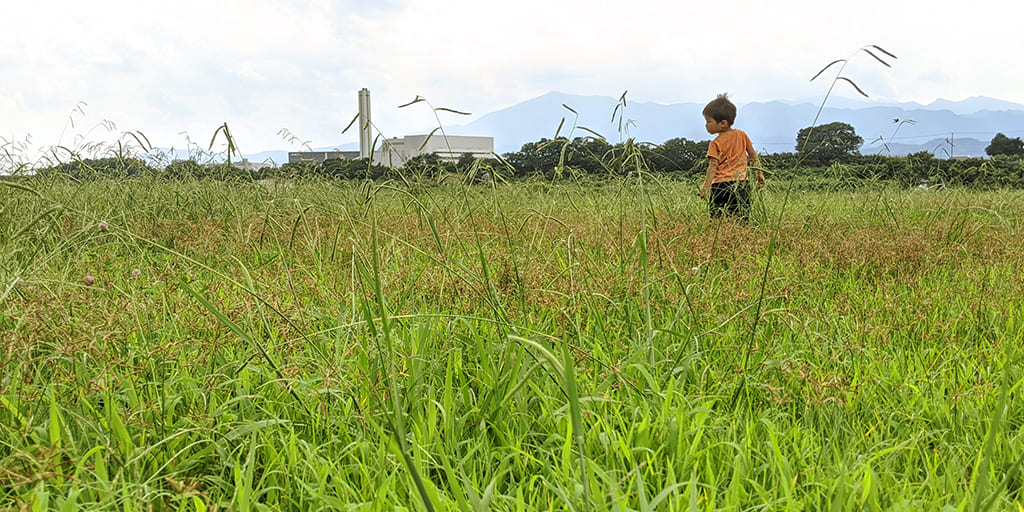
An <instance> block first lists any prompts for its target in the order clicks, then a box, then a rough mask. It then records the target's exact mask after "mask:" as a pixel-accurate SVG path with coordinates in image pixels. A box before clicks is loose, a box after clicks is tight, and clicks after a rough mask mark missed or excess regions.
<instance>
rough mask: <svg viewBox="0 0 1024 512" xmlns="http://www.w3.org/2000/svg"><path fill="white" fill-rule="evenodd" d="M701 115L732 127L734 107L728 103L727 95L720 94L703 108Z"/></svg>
mask: <svg viewBox="0 0 1024 512" xmlns="http://www.w3.org/2000/svg"><path fill="white" fill-rule="evenodd" d="M703 114H704V115H706V116H708V117H710V118H711V119H714V120H715V121H728V122H729V126H732V125H733V123H735V122H736V105H733V104H732V102H731V101H729V93H722V94H719V95H718V97H717V98H715V99H713V100H711V103H708V106H706V107H704V112H703Z"/></svg>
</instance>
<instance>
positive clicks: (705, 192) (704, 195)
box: [697, 187, 710, 199]
mask: <svg viewBox="0 0 1024 512" xmlns="http://www.w3.org/2000/svg"><path fill="white" fill-rule="evenodd" d="M708 192H710V190H709V189H708V187H701V188H700V191H699V192H697V195H699V196H700V198H701V199H707V198H708Z"/></svg>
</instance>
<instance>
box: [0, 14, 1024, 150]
mask: <svg viewBox="0 0 1024 512" xmlns="http://www.w3.org/2000/svg"><path fill="white" fill-rule="evenodd" d="M3 2H4V5H3V9H2V10H3V16H0V34H2V37H0V150H2V151H0V158H2V156H3V155H4V154H5V152H6V154H8V155H10V154H12V153H13V154H15V155H18V157H19V158H21V159H22V160H36V159H38V158H39V155H45V154H63V151H64V150H63V149H54V148H56V147H60V148H67V149H68V150H71V151H79V152H88V151H98V149H97V148H104V147H110V145H112V144H116V143H117V141H121V143H122V145H127V146H132V145H136V146H137V145H138V144H140V142H142V143H144V144H146V145H150V146H152V147H159V148H171V147H173V148H177V149H186V148H202V149H204V150H205V149H207V148H209V147H210V145H211V139H212V138H214V135H215V134H217V137H218V138H217V139H216V140H214V141H213V149H214V150H215V151H223V149H224V139H223V137H222V136H221V135H220V133H219V132H218V127H220V126H222V125H223V124H225V123H226V124H227V125H228V127H229V129H230V132H231V134H232V135H233V138H234V141H235V143H236V145H237V146H238V148H239V149H240V150H241V151H242V152H243V153H256V152H260V151H265V150H293V151H294V150H300V149H302V148H303V146H304V145H305V146H308V147H329V146H336V145H342V144H346V143H351V142H355V141H358V134H357V133H356V130H355V128H350V129H349V130H348V131H347V132H344V133H343V131H344V130H345V128H346V126H347V125H348V124H349V122H350V121H351V120H352V118H353V116H355V115H356V114H357V112H358V103H357V96H358V91H359V89H361V88H364V87H365V88H368V89H369V90H370V91H371V101H372V104H373V106H372V117H373V121H374V125H375V127H376V128H377V131H378V132H379V133H380V134H382V135H383V136H386V137H401V136H403V135H411V134H415V133H425V132H426V131H429V130H430V129H431V128H432V127H433V126H436V125H437V123H438V119H435V117H434V115H435V112H434V111H433V110H432V109H431V106H433V107H444V108H450V109H455V110H459V111H463V112H468V113H471V114H472V115H470V116H462V115H456V114H453V113H450V112H446V111H439V112H437V116H438V118H439V120H440V123H441V124H445V125H457V124H465V123H468V122H470V121H472V120H475V119H478V118H479V117H480V116H482V115H484V114H487V113H489V112H493V111H496V110H500V109H502V108H506V107H509V106H512V105H514V104H516V103H519V102H522V101H526V100H529V99H532V98H535V97H537V96H540V95H543V94H545V93H547V92H551V91H559V92H564V93H570V94H581V95H599V96H611V97H616V98H617V97H619V96H620V95H621V94H622V93H623V92H627V91H628V92H627V100H631V101H641V102H656V103H665V104H672V103H687V102H697V103H703V102H706V101H708V100H710V99H711V98H713V97H714V96H715V95H716V94H717V93H719V92H726V91H727V92H729V93H730V96H731V97H732V98H733V100H734V101H736V102H737V103H738V104H744V103H750V102H760V101H771V100H804V99H810V100H813V101H820V99H821V98H823V97H824V95H825V93H826V91H827V90H828V88H829V85H830V83H831V80H832V79H833V78H834V76H835V74H834V71H837V70H838V67H833V68H830V71H829V73H827V74H825V75H823V76H822V77H820V78H818V79H817V80H815V81H813V82H811V81H810V78H811V77H812V76H814V74H815V73H817V72H818V70H820V69H821V68H823V67H824V66H825V65H826V64H828V63H830V62H832V61H834V60H837V59H849V60H848V63H847V65H846V67H845V69H844V70H843V75H844V76H846V77H849V78H850V79H852V80H853V81H854V82H855V83H857V85H859V86H860V87H861V89H863V90H864V91H865V92H867V93H868V94H869V95H870V97H871V99H872V100H877V101H916V102H920V103H924V104H927V103H930V102H932V101H934V100H936V99H939V98H942V99H949V100H961V99H965V98H968V97H971V96H988V97H993V98H998V99H1002V100H1006V101H1012V102H1015V103H1024V66H1022V65H1021V64H1020V62H1021V49H1022V48H1024V30H1022V29H1024V26H1022V25H1021V24H1020V20H1021V19H1024V3H1022V2H1005V1H1003V0H975V1H973V2H954V1H946V0H933V1H927V2H925V1H900V0H887V1H875V0H861V1H857V2H853V1H847V2H834V1H820V0H810V1H806V2H798V1H791V0H777V1H773V2H765V1H763V0H731V1H719V2H715V1H704V2H688V1H678V0H675V1H650V0H631V1H629V2H624V1H619V2H610V1H604V0H588V1H582V0H561V1H551V0H517V1H514V2H510V1H501V2H491V1H487V0H435V1H430V2H427V1H418V0H379V1H376V2H372V3H371V2H362V1H353V0H338V1H324V0H321V1H302V0H281V1H271V0H246V1H232V0H203V1H194V0H177V1H174V2H164V1H146V0H135V1H131V2H129V1H116V0H96V1H89V2H82V1H80V0H76V1H49V0H34V1H12V0H3ZM867 45H877V46H880V47H882V48H884V49H885V50H887V51H888V52H890V53H892V54H894V55H895V56H896V57H897V58H896V59H889V58H887V59H886V60H887V61H888V62H889V63H890V64H891V67H885V66H883V65H882V64H880V63H879V62H877V61H876V60H874V59H873V58H872V57H871V56H870V55H868V54H867V53H865V52H862V51H860V50H859V49H860V48H862V47H864V46H867ZM875 53H876V54H878V55H879V56H881V54H880V53H878V52H875ZM833 94H836V95H838V96H846V97H856V96H857V93H856V92H855V91H854V90H853V88H852V87H849V86H848V85H847V84H845V83H839V84H837V86H836V88H835V92H834V93H833ZM417 97H422V98H425V99H426V100H427V101H426V102H420V103H416V104H413V105H409V106H407V107H403V108H399V106H400V105H403V104H406V103H409V102H410V101H412V100H413V99H415V98H417ZM681 122H685V120H682V121H681ZM695 122H699V120H698V121H695ZM128 134H131V135H128Z"/></svg>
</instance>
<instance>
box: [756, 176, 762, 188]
mask: <svg viewBox="0 0 1024 512" xmlns="http://www.w3.org/2000/svg"><path fill="white" fill-rule="evenodd" d="M757 186H758V187H759V188H764V174H761V173H757Z"/></svg>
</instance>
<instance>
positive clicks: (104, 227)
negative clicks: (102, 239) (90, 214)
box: [98, 221, 110, 231]
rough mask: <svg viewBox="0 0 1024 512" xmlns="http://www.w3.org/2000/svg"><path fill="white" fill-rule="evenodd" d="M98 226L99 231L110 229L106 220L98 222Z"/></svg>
mask: <svg viewBox="0 0 1024 512" xmlns="http://www.w3.org/2000/svg"><path fill="white" fill-rule="evenodd" d="M98 227H99V228H100V231H107V230H109V229H110V226H108V225H107V223H106V222H102V221H100V224H99V226H98Z"/></svg>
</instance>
